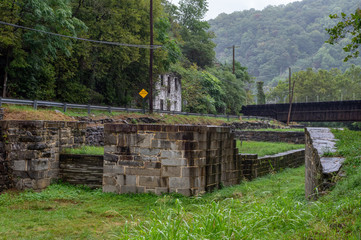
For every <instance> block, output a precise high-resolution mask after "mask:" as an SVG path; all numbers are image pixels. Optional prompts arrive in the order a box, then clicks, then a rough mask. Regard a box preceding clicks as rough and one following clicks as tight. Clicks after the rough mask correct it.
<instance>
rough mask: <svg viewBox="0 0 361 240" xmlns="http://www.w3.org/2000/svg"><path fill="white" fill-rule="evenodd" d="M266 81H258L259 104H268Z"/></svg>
mask: <svg viewBox="0 0 361 240" xmlns="http://www.w3.org/2000/svg"><path fill="white" fill-rule="evenodd" d="M263 84H264V82H257V104H266V95H265V94H264V91H263Z"/></svg>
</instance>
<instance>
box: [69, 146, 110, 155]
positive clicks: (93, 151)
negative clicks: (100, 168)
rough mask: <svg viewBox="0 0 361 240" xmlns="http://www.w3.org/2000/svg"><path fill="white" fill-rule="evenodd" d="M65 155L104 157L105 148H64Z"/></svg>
mask: <svg viewBox="0 0 361 240" xmlns="http://www.w3.org/2000/svg"><path fill="white" fill-rule="evenodd" d="M62 152H63V153H66V154H81V155H104V147H95V146H82V147H80V148H64V149H63V151H62Z"/></svg>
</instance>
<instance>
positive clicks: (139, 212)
mask: <svg viewBox="0 0 361 240" xmlns="http://www.w3.org/2000/svg"><path fill="white" fill-rule="evenodd" d="M335 135H336V136H337V138H339V139H340V141H339V142H338V147H339V154H342V155H344V156H346V157H347V161H346V164H345V167H344V171H345V173H346V174H347V177H346V178H343V179H341V180H340V181H339V182H338V184H337V185H336V187H335V188H334V189H333V191H331V192H329V193H328V194H326V195H324V196H320V199H319V200H318V201H317V202H309V201H306V200H305V197H304V171H305V169H304V167H301V168H298V169H286V170H284V171H283V172H281V173H279V174H271V175H269V176H267V177H264V178H259V179H257V180H254V181H252V182H243V183H242V184H240V185H237V186H234V187H229V188H224V189H222V190H218V191H215V192H213V193H209V194H205V195H203V196H197V197H192V198H187V197H182V196H179V195H163V196H155V195H147V194H146V195H115V194H110V193H102V192H101V191H100V190H90V189H87V188H84V187H73V186H69V185H64V184H54V185H51V186H50V187H49V188H48V189H46V190H45V191H43V192H40V193H36V192H33V191H25V192H16V191H9V192H7V193H5V194H2V195H0V223H1V224H0V239H360V238H361V166H360V165H361V133H360V132H351V131H347V130H346V131H335Z"/></svg>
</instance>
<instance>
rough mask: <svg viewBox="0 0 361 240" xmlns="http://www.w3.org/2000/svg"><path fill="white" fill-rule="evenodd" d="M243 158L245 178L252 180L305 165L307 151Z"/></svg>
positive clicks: (251, 155)
mask: <svg viewBox="0 0 361 240" xmlns="http://www.w3.org/2000/svg"><path fill="white" fill-rule="evenodd" d="M241 158H242V172H243V176H244V177H245V178H246V179H248V180H252V179H255V178H258V177H262V176H265V175H267V174H270V173H272V172H273V173H274V172H279V171H281V170H282V169H286V168H296V167H300V166H302V165H303V164H304V163H305V150H304V149H299V150H291V151H288V152H284V153H278V154H275V155H271V156H264V157H260V158H259V157H258V155H257V154H242V155H241Z"/></svg>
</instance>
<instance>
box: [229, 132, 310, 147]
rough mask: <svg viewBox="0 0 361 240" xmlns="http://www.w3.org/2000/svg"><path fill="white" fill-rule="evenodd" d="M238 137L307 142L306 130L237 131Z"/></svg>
mask: <svg viewBox="0 0 361 240" xmlns="http://www.w3.org/2000/svg"><path fill="white" fill-rule="evenodd" d="M235 133H236V138H238V139H239V140H243V141H258V142H287V143H295V144H304V143H305V133H304V132H274V131H236V132H235Z"/></svg>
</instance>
